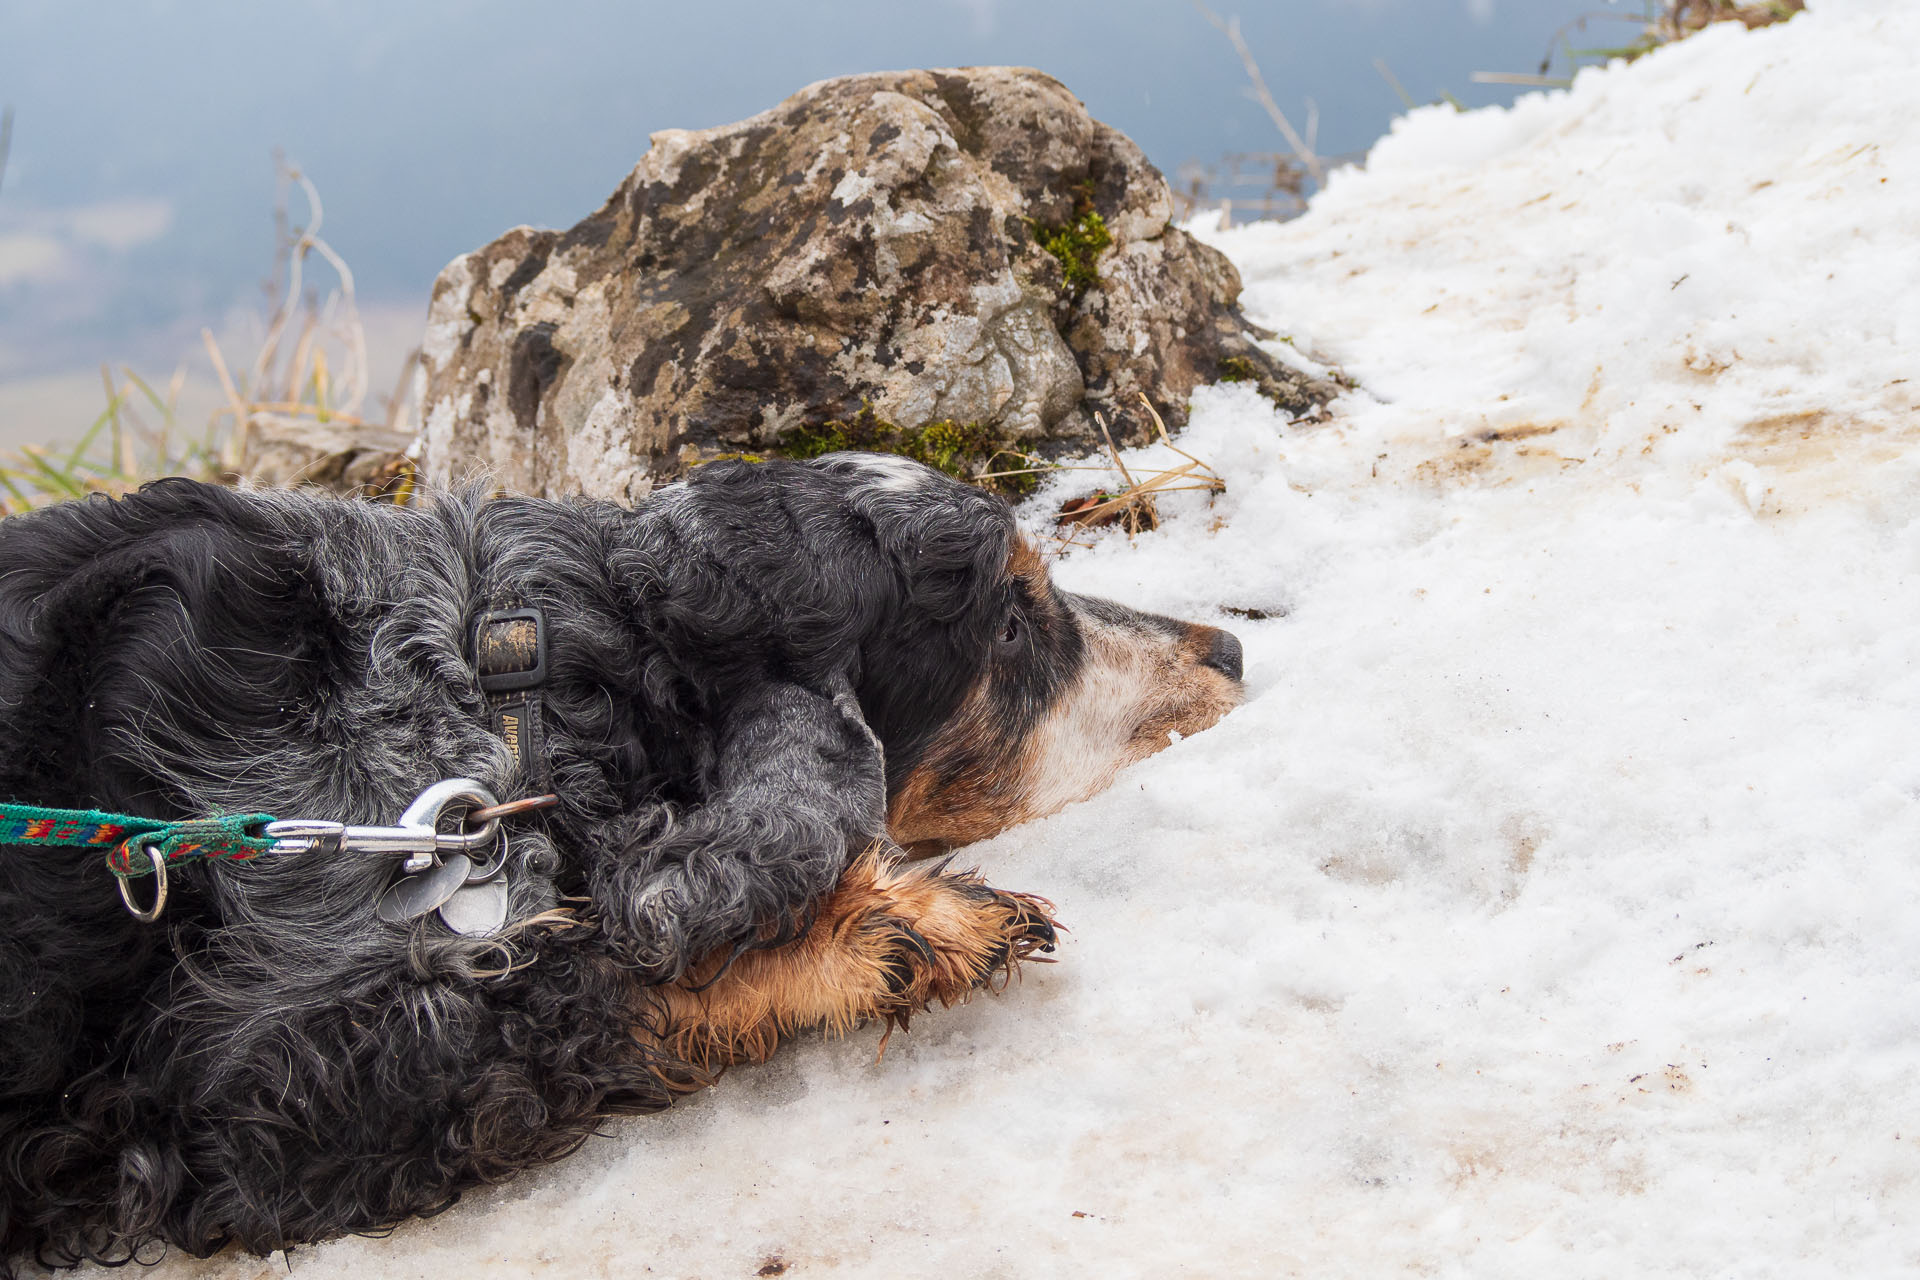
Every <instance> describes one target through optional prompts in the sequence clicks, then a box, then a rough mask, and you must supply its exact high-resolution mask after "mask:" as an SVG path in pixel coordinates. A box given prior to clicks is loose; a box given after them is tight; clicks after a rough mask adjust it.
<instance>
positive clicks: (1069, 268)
mask: <svg viewBox="0 0 1920 1280" xmlns="http://www.w3.org/2000/svg"><path fill="white" fill-rule="evenodd" d="M652 144H653V145H652V147H651V149H650V150H649V151H648V152H647V154H646V155H645V156H644V157H643V158H642V159H641V161H640V163H639V165H638V166H637V167H635V169H634V170H633V172H632V173H630V174H628V175H627V178H626V180H625V181H623V182H622V183H621V184H620V186H619V187H618V188H617V189H616V190H615V191H614V193H613V195H612V197H611V198H610V199H608V201H607V202H606V204H605V205H603V206H602V207H601V208H600V210H599V211H598V212H596V213H594V214H592V215H591V216H589V217H588V218H587V219H586V220H585V221H583V222H581V223H579V224H578V225H577V226H575V227H573V228H572V229H571V230H568V231H564V232H562V231H537V230H533V229H531V228H525V227H522V228H519V229H516V230H514V231H510V232H508V233H507V234H506V235H504V236H502V237H501V238H500V239H498V240H496V241H494V242H493V243H492V244H490V245H488V246H486V247H485V248H483V249H480V250H478V251H476V252H474V253H470V254H467V255H466V256H465V257H462V258H459V259H456V260H455V261H454V262H453V263H452V264H451V265H449V266H448V267H447V269H446V270H445V271H443V272H441V274H440V278H439V280H438V281H436V282H435V284H434V290H433V303H432V310H431V314H430V317H429V322H428V329H427V336H426V341H425V344H424V350H423V356H422V360H423V366H424V373H425V394H424V397H423V401H422V405H421V411H422V422H423V426H422V431H423V450H424V452H423V457H422V463H423V469H424V470H425V471H426V473H427V476H428V478H429V479H431V480H436V481H440V482H443V483H444V482H449V481H456V480H459V479H462V478H465V477H470V476H475V475H487V476H490V477H492V478H493V479H495V480H497V481H498V482H500V483H502V484H504V485H506V486H508V487H510V488H513V489H516V490H520V491H524V492H528V493H535V494H547V495H560V494H571V493H584V494H587V495H590V496H594V497H603V498H613V499H616V500H622V501H631V500H633V499H637V498H639V497H641V496H644V495H645V493H646V492H647V491H648V489H649V488H651V486H652V485H653V483H654V482H655V481H656V480H658V479H661V478H664V477H667V476H670V475H673V474H676V473H678V472H679V471H680V470H682V469H684V468H685V467H686V466H688V465H691V464H693V463H696V462H698V461H699V460H701V459H702V458H705V457H711V456H714V455H716V454H721V453H749V454H770V453H786V454H796V455H805V454H807V453H809V452H815V451H818V450H820V449H823V448H826V447H831V446H833V445H838V444H855V445H863V444H864V445H869V446H871V445H875V444H877V445H878V446H879V447H888V448H895V449H899V450H901V451H904V452H909V453H914V454H916V455H918V456H926V457H931V458H933V460H935V461H936V462H944V463H946V464H947V465H948V466H949V469H954V470H960V471H965V470H968V469H973V470H978V469H980V468H982V467H984V466H985V465H986V457H987V456H988V455H989V454H990V453H991V452H992V449H993V448H995V447H999V446H1002V445H1008V446H1012V447H1017V448H1020V449H1027V450H1034V449H1040V450H1043V451H1048V452H1057V451H1059V449H1060V448H1061V447H1063V446H1084V445H1087V444H1089V443H1092V442H1094V441H1096V440H1097V439H1098V433H1097V429H1096V428H1095V427H1094V425H1093V421H1092V417H1091V411H1092V410H1095V409H1101V408H1106V409H1108V410H1109V411H1110V412H1109V414H1108V416H1109V417H1110V418H1111V419H1113V422H1114V426H1115V429H1116V433H1117V434H1118V435H1120V436H1121V437H1123V438H1125V437H1132V438H1139V433H1140V432H1141V431H1142V430H1144V424H1143V420H1142V418H1141V416H1140V415H1138V414H1135V413H1133V412H1132V411H1131V406H1132V405H1133V404H1134V403H1135V402H1136V399H1137V393H1138V392H1145V393H1146V395H1147V396H1148V397H1150V398H1151V400H1152V401H1153V402H1154V404H1155V405H1156V406H1157V407H1158V408H1159V409H1160V410H1161V412H1162V413H1163V414H1165V415H1166V416H1167V418H1168V419H1169V420H1170V421H1171V422H1173V423H1174V424H1175V425H1178V424H1180V423H1182V422H1183V421H1184V419H1185V412H1186V400H1187V396H1188V393H1189V392H1190V391H1191V390H1192V389H1193V388H1194V387H1195V386H1196V385H1199V384H1202V383H1207V382H1212V381H1214V380H1216V379H1218V378H1221V377H1223V376H1226V377H1235V378H1241V379H1253V380H1255V381H1258V382H1259V383H1260V384H1261V386H1262V389H1263V390H1265V391H1267V393H1268V394H1269V395H1271V396H1273V397H1274V398H1275V399H1276V400H1278V401H1280V402H1281V403H1283V404H1286V405H1288V406H1290V407H1292V408H1294V409H1295V410H1297V411H1305V410H1307V409H1309V408H1311V406H1312V405H1313V404H1314V403H1317V402H1319V401H1323V400H1325V399H1326V398H1328V396H1330V395H1331V394H1332V393H1333V391H1334V390H1335V389H1334V388H1332V387H1330V386H1326V385H1325V384H1317V383H1313V382H1310V381H1309V380H1307V379H1305V378H1303V377H1302V376H1301V375H1299V374H1298V373H1295V372H1293V371H1292V370H1290V369H1289V368H1287V367H1286V366H1284V365H1282V364H1280V363H1278V362H1277V361H1275V360H1274V359H1273V358H1272V357H1270V356H1268V355H1266V354H1265V353H1264V352H1262V351H1261V350H1260V349H1259V348H1258V347H1257V346H1255V345H1254V344H1253V343H1252V341H1250V339H1249V337H1248V335H1247V332H1246V329H1247V326H1246V322H1245V321H1244V320H1243V319H1242V317H1241V315H1240V312H1239V310H1238V307H1237V305H1236V300H1237V298H1238V296H1239V292H1240V280H1239V277H1238V275H1237V274H1236V273H1235V271H1234V269H1233V267H1232V265H1231V264H1230V263H1228V262H1227V260H1226V259H1225V258H1224V257H1223V256H1221V255H1220V254H1219V253H1217V252H1216V251H1214V250H1213V249H1210V248H1208V247H1207V246H1205V245H1202V244H1200V243H1199V242H1197V241H1195V240H1194V239H1193V238H1192V237H1191V236H1189V235H1187V234H1186V233H1185V232H1184V231H1181V230H1180V229H1179V228H1177V227H1174V226H1172V225H1171V223H1170V217H1171V213H1172V200H1171V198H1170V195H1169V192H1168V189H1167V184H1166V181H1165V179H1164V178H1162V177H1161V175H1160V173H1159V171H1158V170H1156V169H1155V168H1154V167H1153V166H1152V165H1150V164H1149V163H1147V160H1146V157H1145V156H1143V155H1142V154H1141V152H1140V149H1139V148H1138V147H1136V146H1135V145H1134V144H1133V143H1132V142H1130V141H1129V140H1128V139H1127V138H1126V137H1124V136H1123V135H1121V134H1120V133H1118V132H1116V131H1115V130H1113V129H1110V128H1108V127H1107V126H1105V125H1103V124H1101V123H1099V122H1098V121H1096V120H1094V119H1093V118H1092V117H1090V116H1089V115H1088V114H1087V111H1086V108H1085V107H1084V106H1082V105H1081V103H1080V101H1079V100H1078V99H1077V98H1075V97H1074V96H1073V95H1072V94H1071V93H1069V92H1068V91H1067V90H1066V88H1065V87H1063V86H1062V85H1061V84H1060V83H1059V82H1058V81H1056V80H1054V79H1053V78H1051V77H1049V76H1046V75H1043V74H1041V73H1040V72H1038V71H1033V70H1029V69H1026V68H1017V67H977V68H968V69H964V70H953V71H907V72H889V73H881V74H874V75H860V76H848V77H844V78H842V79H838V80H828V81H823V82H822V83H820V84H816V85H812V86H810V87H808V88H806V89H803V90H801V91H800V92H799V93H797V94H795V95H794V96H793V97H791V98H789V99H787V100H786V101H785V102H783V103H781V104H780V105H779V106H778V107H775V108H774V109H773V110H771V111H768V112H765V113H763V114H761V115H758V116H755V117H753V118H752V119H750V120H744V121H741V122H740V123H738V124H733V125H727V126H724V127H722V128H718V129H707V130H702V131H699V132H688V131H684V130H669V131H666V132H663V133H657V134H654V135H653V139H652ZM1116 411H1117V412H1116ZM930 428H931V429H932V431H931V433H929V429H930ZM1001 465H1005V464H1004V462H1003V463H1002V464H1001Z"/></svg>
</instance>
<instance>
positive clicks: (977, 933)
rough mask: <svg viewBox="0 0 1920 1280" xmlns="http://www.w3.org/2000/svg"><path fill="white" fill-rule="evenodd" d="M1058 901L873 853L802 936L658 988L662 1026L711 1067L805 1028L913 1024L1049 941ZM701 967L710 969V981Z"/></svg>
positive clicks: (751, 1056) (677, 1045)
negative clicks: (704, 978) (918, 1015)
mask: <svg viewBox="0 0 1920 1280" xmlns="http://www.w3.org/2000/svg"><path fill="white" fill-rule="evenodd" d="M1048 911H1049V904H1047V903H1045V902H1043V901H1041V900H1039V899H1037V898H1031V897H1026V896H1024V895H1020V894H1012V893H1003V892H1001V891H1000V890H997V889H993V888H991V887H989V886H988V885H987V884H986V882H985V881H983V880H981V879H980V878H979V877H978V876H976V875H972V874H969V873H963V872H953V871H944V870H941V869H939V868H937V867H932V866H928V865H925V864H918V865H911V866H909V865H906V864H904V863H901V862H899V861H897V860H895V859H894V858H890V857H883V856H880V855H878V854H868V855H867V856H865V857H863V858H861V859H860V860H859V861H857V862H856V863H855V864H854V865H853V866H851V867H849V868H848V869H847V872H846V874H845V875H844V876H842V877H841V880H840V884H839V887H838V888H836V889H835V890H834V892H833V894H832V895H831V896H830V897H828V898H827V899H826V901H824V902H823V903H821V905H820V908H819V911H818V914H817V915H816V916H815V918H814V921H813V925H812V927H811V928H810V929H808V930H807V932H806V934H805V935H804V936H802V937H801V938H800V939H798V940H797V941H794V942H790V943H787V944H786V945H784V946H780V947H775V948H771V949H769V950H764V951H748V952H744V953H743V954H741V955H740V956H738V957H737V958H735V959H734V960H733V962H732V964H730V965H726V967H725V968H724V971H722V969H721V966H722V965H723V964H725V959H726V958H725V957H724V956H716V957H714V958H712V959H711V960H709V961H708V962H707V963H706V964H703V965H701V966H700V967H699V971H698V972H697V973H696V974H695V975H690V976H689V977H687V978H684V979H682V980H681V981H680V982H678V983H675V984H672V985H669V986H665V987H661V988H657V989H656V990H657V991H658V992H659V993H660V995H661V997H662V1012H663V1014H664V1016H665V1020H666V1025H665V1026H664V1027H660V1028H656V1029H655V1031H656V1033H657V1034H658V1035H659V1037H660V1039H661V1042H662V1047H663V1048H665V1049H666V1050H667V1051H668V1052H669V1053H671V1054H672V1055H673V1056H674V1057H676V1058H678V1059H680V1060H681V1061H684V1062H689V1063H692V1064H694V1065H695V1066H698V1067H702V1068H713V1067H720V1066H725V1065H727V1064H728V1063H734V1062H747V1061H760V1060H762V1059H764V1058H766V1057H767V1056H768V1055H769V1054H771V1053H772V1052H773V1049H774V1046H775V1045H776V1044H777V1043H778V1042H779V1040H780V1037H781V1036H783V1035H785V1034H787V1033H789V1032H791V1031H795V1030H799V1029H801V1028H806V1027H822V1028H825V1029H826V1030H827V1031H828V1032H830V1033H835V1034H838V1033H843V1032H846V1031H848V1030H851V1029H852V1028H853V1027H855V1026H857V1025H859V1024H860V1023H862V1022H867V1021H884V1022H887V1023H888V1024H889V1025H900V1026H904V1025H906V1023H907V1020H908V1019H909V1018H910V1017H911V1016H912V1015H913V1014H914V1013H916V1012H918V1011H919V1010H921V1009H925V1008H927V1007H928V1006H930V1005H931V1004H933V1003H934V1002H935V1001H938V1002H939V1003H941V1004H942V1005H952V1004H956V1003H959V1002H961V1001H964V1000H966V999H968V998H969V997H970V996H971V995H972V994H973V992H975V991H976V990H979V989H981V988H984V987H988V986H990V985H991V984H992V983H993V982H994V980H995V979H996V978H999V977H1004V976H1006V975H1010V974H1012V973H1013V972H1014V971H1015V970H1016V969H1017V968H1018V966H1019V963H1020V961H1022V960H1024V959H1026V958H1027V957H1028V956H1029V955H1030V954H1031V953H1032V952H1034V951H1036V950H1039V951H1051V950H1052V949H1053V943H1054V924H1053V921H1052V920H1051V919H1050V918H1049V916H1048ZM715 972H718V973H719V974H720V976H719V977H718V978H711V976H710V975H712V974H713V973H715ZM699 974H705V975H709V978H708V982H707V984H706V985H705V986H701V985H700V984H699V983H698V982H697V981H696V977H698V976H699Z"/></svg>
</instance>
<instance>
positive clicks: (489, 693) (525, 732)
mask: <svg viewBox="0 0 1920 1280" xmlns="http://www.w3.org/2000/svg"><path fill="white" fill-rule="evenodd" d="M473 669H474V672H475V674H476V675H478V677H479V680H480V692H481V693H483V694H485V695H486V698H487V721H488V726H489V727H490V728H491V729H492V730H493V733H494V735H495V736H496V737H498V738H499V739H500V740H501V741H502V742H504V743H506V744H507V750H508V751H509V752H510V753H512V755H513V763H514V767H515V768H516V769H517V770H518V771H519V773H520V776H521V777H522V778H524V779H525V780H526V782H527V783H528V785H529V786H531V787H532V789H533V790H535V791H550V790H552V787H551V786H550V785H549V783H550V782H551V776H550V770H549V768H548V764H547V750H546V746H547V744H546V725H545V722H544V717H543V716H542V713H541V706H540V690H541V687H542V686H543V685H545V684H546V682H547V619H546V615H545V614H543V613H541V612H540V610H538V609H531V608H526V609H522V608H513V609H490V610H488V611H487V612H485V613H483V614H481V615H480V616H479V617H478V618H476V619H474V624H473Z"/></svg>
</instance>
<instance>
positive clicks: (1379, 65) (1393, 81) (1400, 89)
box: [1373, 58, 1420, 111]
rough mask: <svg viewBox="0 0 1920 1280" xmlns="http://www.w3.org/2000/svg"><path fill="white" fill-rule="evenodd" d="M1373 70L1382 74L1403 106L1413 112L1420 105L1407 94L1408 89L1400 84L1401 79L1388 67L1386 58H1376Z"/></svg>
mask: <svg viewBox="0 0 1920 1280" xmlns="http://www.w3.org/2000/svg"><path fill="white" fill-rule="evenodd" d="M1373 69H1374V70H1375V71H1378V72H1379V73H1380V78H1381V79H1382V80H1385V81H1386V82H1387V88H1389V89H1391V90H1393V93H1394V96H1395V97H1397V98H1399V99H1400V105H1401V106H1403V107H1405V108H1406V109H1407V110H1409V111H1411V110H1413V109H1414V108H1415V107H1417V106H1419V105H1420V104H1419V103H1417V102H1415V101H1414V100H1413V95H1412V94H1410V93H1408V92H1407V87H1406V86H1405V85H1403V84H1401V83H1400V77H1398V76H1396V75H1394V74H1393V70H1392V68H1390V67H1388V66H1387V60H1386V59H1385V58H1375V59H1374V60H1373Z"/></svg>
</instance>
